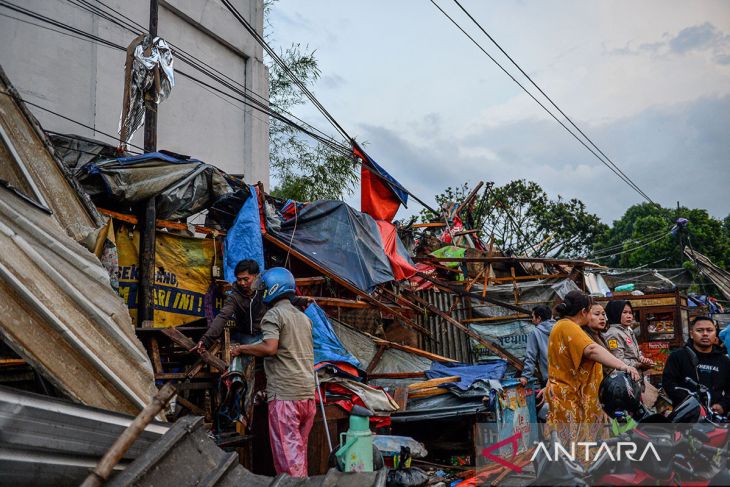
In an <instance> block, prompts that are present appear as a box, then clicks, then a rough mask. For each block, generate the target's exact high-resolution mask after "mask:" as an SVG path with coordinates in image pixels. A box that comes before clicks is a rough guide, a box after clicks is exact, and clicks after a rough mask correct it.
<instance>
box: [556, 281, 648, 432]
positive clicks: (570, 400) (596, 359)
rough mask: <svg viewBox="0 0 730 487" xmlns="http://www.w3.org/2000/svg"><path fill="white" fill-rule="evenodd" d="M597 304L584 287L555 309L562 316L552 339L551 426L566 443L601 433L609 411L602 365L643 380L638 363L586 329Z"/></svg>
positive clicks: (567, 295)
mask: <svg viewBox="0 0 730 487" xmlns="http://www.w3.org/2000/svg"><path fill="white" fill-rule="evenodd" d="M592 304H593V303H592V299H591V297H590V296H588V295H587V294H585V293H583V292H580V291H571V292H569V293H568V294H566V295H565V298H563V302H562V303H560V304H559V305H558V306H557V307H556V308H555V311H556V312H557V313H558V314H559V315H560V316H561V317H562V319H561V320H559V321H558V322H557V323H555V326H554V327H553V330H552V331H551V332H550V338H549V339H548V385H547V388H546V389H547V392H546V394H545V395H546V400H547V402H548V406H549V412H548V417H547V425H548V429H550V430H553V429H554V430H557V432H558V435H559V438H560V440H561V442H562V443H563V444H564V445H566V444H568V445H569V443H570V442H571V441H573V442H580V441H596V439H598V438H600V437H602V429H603V425H604V422H605V419H604V418H605V415H604V413H603V411H602V410H601V404H600V403H599V401H598V387H599V386H600V384H601V380H603V372H602V370H601V365H605V366H607V367H611V368H614V369H619V370H623V371H626V372H628V373H629V374H630V375H631V377H633V378H634V380H638V379H639V373H638V372H637V371H636V369H635V368H634V367H630V366H628V365H626V364H625V363H623V362H622V361H621V360H619V359H617V358H616V357H614V356H613V355H611V352H609V351H608V350H606V349H605V348H603V347H602V346H601V345H599V344H597V343H596V342H594V341H593V340H592V339H591V338H590V337H589V336H588V335H587V334H586V332H585V331H583V330H582V329H581V326H584V325H586V324H588V321H589V316H590V309H591V305H592Z"/></svg>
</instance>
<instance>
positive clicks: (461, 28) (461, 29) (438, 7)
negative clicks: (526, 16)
mask: <svg viewBox="0 0 730 487" xmlns="http://www.w3.org/2000/svg"><path fill="white" fill-rule="evenodd" d="M430 2H431V3H432V4H433V5H434V6H435V7H436V8H437V9H438V10H439V11H440V12H441V13H442V14H443V15H444V16H445V17H446V18H447V19H449V21H451V23H452V24H454V25H455V26H456V28H458V29H459V30H460V31H461V32H462V33H463V34H464V35H465V36H466V37H467V38H468V39H469V40H470V41H472V43H474V45H475V46H477V47H478V48H479V50H481V51H482V52H483V53H484V54H485V55H486V56H487V57H488V58H489V59H490V60H491V61H492V62H493V63H494V64H496V65H497V66H498V67H499V69H501V70H502V71H503V72H504V73H505V74H506V75H507V76H509V78H510V79H511V80H512V81H514V82H515V84H517V86H519V87H520V88H521V89H522V90H523V91H524V92H525V93H526V94H527V95H528V96H529V97H530V98H532V99H533V100H534V101H535V103H537V104H538V105H540V107H541V108H542V109H543V110H545V112H546V113H547V114H548V115H550V117H552V118H553V119H554V120H555V121H556V122H558V123H559V124H560V126H561V127H563V128H564V129H565V130H566V131H567V132H568V133H569V134H570V135H571V136H573V138H575V140H577V141H578V142H579V143H580V144H581V145H582V146H583V147H585V148H586V149H587V150H588V151H589V152H590V153H591V154H593V155H594V156H595V157H596V159H598V160H599V161H601V163H602V164H603V165H604V166H606V167H607V168H608V169H610V170H611V172H613V173H614V174H615V175H616V176H618V178H619V179H621V180H622V181H623V182H625V183H626V184H628V185H629V187H630V188H632V189H633V190H634V191H636V192H637V193H639V194H640V195H641V196H642V197H643V198H645V199H646V200H647V201H649V202H651V203H654V201H652V199H651V198H649V196H647V195H646V194H645V193H644V192H643V191H641V189H640V188H639V187H635V185H634V184H633V182H632V181H630V180H628V179H627V178H626V177H625V176H623V175H621V173H620V172H619V171H617V170H616V169H614V168H613V167H612V166H611V165H610V164H608V163H607V162H606V161H604V160H603V158H601V156H599V155H598V153H597V152H596V151H594V150H593V149H592V148H590V147H589V146H588V144H586V143H585V142H584V141H583V140H582V139H581V138H580V137H578V136H577V135H576V134H575V133H574V132H573V131H572V130H570V128H568V126H567V125H565V123H563V121H562V120H560V119H559V118H558V117H556V116H555V114H554V113H553V112H551V111H550V110H549V109H548V108H547V107H546V106H545V105H544V104H543V103H542V102H540V100H538V99H537V98H536V97H535V95H533V94H532V93H530V91H529V90H528V89H527V88H525V86H524V85H523V84H522V83H520V82H519V81H518V80H517V79H516V78H515V77H514V76H513V75H512V74H511V73H510V72H509V71H507V69H505V68H504V66H502V65H501V64H500V63H499V61H497V60H496V59H495V58H494V57H493V56H492V55H491V54H489V52H487V50H486V49H484V47H482V45H481V44H479V43H478V42H477V41H476V39H474V37H472V36H471V35H470V34H469V33H468V32H466V30H464V28H463V27H461V26H460V25H459V24H458V23H457V22H456V21H455V20H454V19H453V18H452V17H451V16H450V15H449V14H448V13H446V11H445V10H444V9H442V8H441V7H440V6H439V5H438V4H437V3H436V2H435V1H434V0H430Z"/></svg>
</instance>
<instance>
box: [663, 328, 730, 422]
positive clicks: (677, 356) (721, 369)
mask: <svg viewBox="0 0 730 487" xmlns="http://www.w3.org/2000/svg"><path fill="white" fill-rule="evenodd" d="M715 335H716V328H715V322H714V321H713V320H712V318H709V317H707V316H698V317H696V318H694V319H693V320H692V323H691V324H690V329H689V339H688V340H687V343H686V344H685V346H684V347H682V348H680V349H678V350H675V351H674V352H672V353H671V354H670V355H669V358H667V363H666V364H665V365H664V374H663V375H662V387H663V388H664V391H665V392H666V393H667V395H669V398H670V399H671V401H672V406H674V407H677V406H678V405H679V404H680V403H681V402H682V401H683V400H684V399H685V398H686V397H687V392H686V391H684V390H682V389H689V390H692V386H691V385H690V384H688V383H687V381H686V380H685V379H686V378H687V377H689V378H690V379H692V380H694V381H695V382H698V383H699V384H702V385H704V386H706V387H707V388H708V389H709V390H710V402H711V408H712V410H713V411H715V412H716V413H717V414H720V415H724V414H726V413H728V412H730V358H728V356H727V355H726V354H725V353H723V352H722V351H721V350H720V348H719V347H718V346H717V345H714V340H715ZM695 357H696V359H695ZM695 364H696V365H695Z"/></svg>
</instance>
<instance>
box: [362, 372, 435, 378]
mask: <svg viewBox="0 0 730 487" xmlns="http://www.w3.org/2000/svg"><path fill="white" fill-rule="evenodd" d="M424 377H426V373H425V372H383V373H381V374H368V379H423V378H424Z"/></svg>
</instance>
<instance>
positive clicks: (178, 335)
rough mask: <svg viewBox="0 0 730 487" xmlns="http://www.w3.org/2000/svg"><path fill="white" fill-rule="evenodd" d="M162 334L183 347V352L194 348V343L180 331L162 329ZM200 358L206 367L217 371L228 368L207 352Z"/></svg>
mask: <svg viewBox="0 0 730 487" xmlns="http://www.w3.org/2000/svg"><path fill="white" fill-rule="evenodd" d="M162 333H164V334H165V335H167V337H168V338H169V339H170V340H172V341H173V342H175V343H177V344H178V345H180V346H181V347H183V348H184V349H185V350H190V349H191V348H193V347H194V346H195V342H193V341H192V340H191V339H190V338H188V337H186V336H185V335H183V334H182V332H180V330H176V329H175V328H164V329H163V330H162ZM200 357H201V358H202V359H203V361H205V362H206V363H207V364H208V365H212V366H213V367H215V368H216V369H219V370H226V369H227V368H228V365H226V363H225V362H224V361H223V360H221V359H219V358H218V357H216V356H215V355H213V354H211V353H210V352H208V351H205V352H203V353H202V354H201V355H200Z"/></svg>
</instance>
